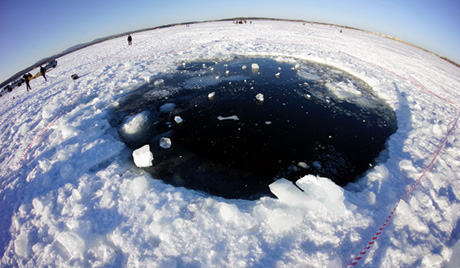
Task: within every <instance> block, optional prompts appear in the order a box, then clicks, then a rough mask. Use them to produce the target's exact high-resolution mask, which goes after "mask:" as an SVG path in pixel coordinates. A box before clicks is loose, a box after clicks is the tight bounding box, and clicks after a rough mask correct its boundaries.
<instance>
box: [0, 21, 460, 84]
mask: <svg viewBox="0 0 460 268" xmlns="http://www.w3.org/2000/svg"><path fill="white" fill-rule="evenodd" d="M235 20H265V21H287V22H299V23H310V24H319V25H328V26H334V27H339V28H343V29H351V30H356V31H362V32H366V33H371V34H374V35H378V36H382V37H385V38H389V39H392V40H395V41H398V42H401V43H404V44H406V45H409V46H412V47H415V48H417V49H421V50H423V51H425V52H428V53H431V54H433V55H435V56H437V57H438V58H440V59H442V60H445V61H447V62H449V63H450V64H452V65H454V66H456V67H458V68H460V64H459V63H456V62H454V61H452V60H450V59H448V58H446V57H443V56H440V55H438V54H436V53H434V52H431V51H429V50H426V49H424V48H421V47H419V46H416V45H414V44H411V43H408V42H406V41H404V40H402V39H399V38H396V37H392V36H389V35H385V34H380V33H376V32H370V31H367V30H362V29H358V28H354V27H349V26H343V25H337V24H332V23H324V22H315V21H306V20H294V19H278V18H264V17H235V18H227V19H219V20H205V21H191V22H180V23H173V24H166V25H161V26H156V27H151V28H145V29H140V30H135V31H130V32H125V33H120V34H116V35H111V36H106V37H102V38H98V39H95V40H93V41H90V42H87V43H82V44H78V45H75V46H73V47H70V48H68V49H66V50H64V51H62V52H60V53H58V54H55V55H53V56H50V57H47V58H44V59H42V60H39V61H38V62H37V63H35V64H33V65H31V66H29V67H28V68H26V69H24V70H22V71H19V72H18V73H16V74H15V75H13V76H11V77H10V78H9V79H7V80H6V81H4V82H2V83H1V84H0V89H1V90H0V92H2V91H3V88H4V87H5V86H7V85H8V84H9V83H11V82H13V81H15V80H16V79H19V78H20V77H21V76H22V75H23V74H25V73H28V72H30V71H32V70H33V69H35V68H38V67H39V66H41V65H43V64H46V63H47V62H49V61H51V60H56V59H58V58H60V57H62V56H65V55H67V54H70V53H72V52H75V51H78V50H80V49H83V48H86V47H89V46H92V45H95V44H98V43H102V42H104V41H107V40H111V39H115V38H119V37H122V36H126V35H128V34H135V33H141V32H147V31H153V30H158V29H163V28H169V27H174V26H181V25H188V24H199V23H210V22H224V21H235Z"/></svg>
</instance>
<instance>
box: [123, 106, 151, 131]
mask: <svg viewBox="0 0 460 268" xmlns="http://www.w3.org/2000/svg"><path fill="white" fill-rule="evenodd" d="M148 115H149V114H148V112H142V113H139V114H136V115H133V116H131V117H129V118H128V119H126V120H125V122H124V123H123V126H122V127H121V130H122V132H123V133H124V134H128V135H132V134H136V133H140V132H141V131H142V130H143V129H144V127H145V125H146V123H147V121H148Z"/></svg>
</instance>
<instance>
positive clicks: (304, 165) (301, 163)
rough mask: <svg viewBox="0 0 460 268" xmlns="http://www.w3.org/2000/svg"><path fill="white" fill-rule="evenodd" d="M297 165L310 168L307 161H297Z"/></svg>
mask: <svg viewBox="0 0 460 268" xmlns="http://www.w3.org/2000/svg"><path fill="white" fill-rule="evenodd" d="M297 166H298V167H299V168H303V169H308V168H309V166H308V164H307V163H305V162H299V163H297Z"/></svg>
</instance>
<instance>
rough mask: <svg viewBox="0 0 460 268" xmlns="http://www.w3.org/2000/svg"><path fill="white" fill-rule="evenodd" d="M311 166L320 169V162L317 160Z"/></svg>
mask: <svg viewBox="0 0 460 268" xmlns="http://www.w3.org/2000/svg"><path fill="white" fill-rule="evenodd" d="M313 166H314V167H315V168H317V169H321V163H320V162H318V161H315V162H313Z"/></svg>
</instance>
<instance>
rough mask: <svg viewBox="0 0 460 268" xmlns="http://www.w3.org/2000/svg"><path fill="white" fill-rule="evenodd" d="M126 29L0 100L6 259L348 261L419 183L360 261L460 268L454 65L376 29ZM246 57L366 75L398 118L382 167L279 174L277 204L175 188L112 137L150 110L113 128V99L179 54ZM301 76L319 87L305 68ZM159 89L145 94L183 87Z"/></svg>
mask: <svg viewBox="0 0 460 268" xmlns="http://www.w3.org/2000/svg"><path fill="white" fill-rule="evenodd" d="M135 36H136V40H137V41H136V43H135V44H133V45H132V46H127V45H126V40H125V38H124V37H121V38H116V39H112V40H108V41H105V42H102V43H98V44H96V45H93V46H90V47H87V48H84V49H81V50H79V51H76V52H73V53H71V54H68V55H66V56H62V57H61V58H58V59H57V61H58V62H59V64H58V67H57V68H56V69H54V70H53V71H52V72H49V73H47V76H48V81H44V80H43V79H35V80H33V81H32V82H31V87H32V88H33V90H32V91H30V92H26V89H25V87H24V86H23V87H21V88H19V89H16V90H15V91H13V92H12V93H9V94H7V95H5V96H3V97H2V98H1V99H0V138H1V140H2V143H1V145H0V178H1V188H0V211H1V213H0V256H1V267H18V266H19V267H44V266H51V267H337V266H339V267H340V266H346V265H348V264H349V263H350V262H351V261H352V260H353V258H354V257H356V256H357V255H358V254H359V253H360V252H361V251H362V249H363V248H364V247H365V246H366V245H367V243H368V242H369V241H371V240H372V237H373V236H374V235H375V234H376V232H378V231H379V228H380V227H381V226H382V224H383V223H385V220H386V219H387V217H388V215H389V214H390V213H391V211H392V210H393V208H394V207H395V206H396V204H398V201H399V200H400V199H401V198H402V197H403V196H404V194H405V193H406V192H407V191H408V190H409V189H410V188H411V186H412V185H413V184H414V183H415V182H416V181H417V180H418V179H419V178H420V177H421V176H423V177H421V180H420V182H419V183H418V184H417V185H416V186H415V187H414V189H413V190H412V192H411V193H410V194H409V195H407V196H406V197H405V198H404V199H403V200H402V201H400V202H399V206H398V208H397V209H396V211H395V214H394V216H393V218H392V219H391V221H390V222H389V223H388V225H387V226H386V228H385V229H384V230H383V232H382V233H381V235H380V237H379V238H378V240H377V241H376V242H375V244H374V245H373V247H372V249H371V250H369V251H368V252H367V254H366V255H364V256H363V259H362V260H361V261H360V262H359V264H358V265H361V266H364V267H457V266H458V264H459V263H460V261H459V259H458V255H459V252H460V250H459V248H460V246H459V241H460V180H459V178H460V177H459V175H458V174H460V142H459V137H460V130H459V128H458V126H456V123H457V121H456V119H457V118H458V116H459V113H460V109H459V106H458V104H459V103H460V92H459V91H458V89H459V88H460V69H459V68H458V67H455V66H454V65H451V64H450V63H448V62H446V61H444V60H442V59H440V58H439V57H437V56H436V55H433V54H431V53H429V52H426V51H423V50H420V49H418V48H415V47H412V46H409V45H407V44H404V43H401V42H398V41H395V40H392V39H388V38H384V37H382V36H378V35H374V34H370V33H367V32H363V31H357V30H352V29H349V30H347V31H346V32H344V33H339V30H338V29H337V28H336V27H332V26H328V25H320V24H310V23H306V24H303V23H300V22H283V21H257V23H255V24H252V25H238V26H235V25H234V24H232V22H231V21H230V22H212V23H199V24H191V25H190V27H186V26H184V25H178V26H173V27H167V28H160V29H156V30H151V31H145V32H140V33H136V34H135ZM239 56H241V57H251V56H254V57H273V58H275V59H277V60H279V61H290V62H292V63H293V64H295V61H296V59H302V60H310V61H315V62H318V63H322V64H327V65H331V66H334V67H337V68H339V69H341V70H343V71H345V72H347V73H350V74H352V75H354V76H356V77H358V78H360V79H361V80H363V81H364V82H366V83H367V84H369V85H370V86H371V87H372V89H373V90H374V92H375V94H377V95H378V96H379V97H380V98H382V99H384V100H385V101H386V102H387V103H388V104H389V105H390V106H391V107H392V108H393V109H394V110H395V112H396V116H397V120H398V130H397V132H396V133H395V134H394V135H392V136H391V137H390V139H389V140H388V143H387V149H386V150H385V151H384V152H383V153H382V155H381V158H380V161H379V163H378V164H377V165H376V166H374V167H372V169H370V171H369V172H367V173H366V174H364V175H363V176H362V177H361V178H360V179H359V180H358V181H357V182H355V183H353V184H350V185H348V186H347V187H345V188H340V187H338V186H336V185H335V184H333V183H332V182H331V181H330V180H329V179H327V178H320V177H317V176H315V175H314V174H313V175H308V176H306V177H304V178H299V180H298V181H297V183H296V184H297V186H296V185H294V184H292V183H290V182H287V181H286V180H283V179H280V180H277V181H276V182H274V183H273V184H272V185H271V186H270V188H271V189H272V190H273V193H274V194H276V195H277V196H278V197H279V199H275V198H271V197H264V198H261V199H259V200H256V201H244V200H226V199H222V198H217V197H213V196H210V195H207V194H204V193H201V192H196V191H192V190H188V189H185V188H181V187H173V186H170V185H167V184H165V183H163V182H162V181H160V180H156V179H152V178H151V176H150V175H149V174H148V173H146V172H145V171H143V170H142V169H140V168H137V167H136V166H135V165H133V163H132V157H131V154H132V153H133V151H132V150H131V149H128V148H127V147H126V146H125V145H124V143H123V142H121V141H120V139H121V138H123V137H122V136H123V135H128V134H130V133H138V131H140V130H142V122H143V118H144V116H148V115H145V114H144V115H142V114H141V115H133V117H132V118H130V119H129V120H128V121H126V122H125V125H124V127H125V126H126V129H125V128H124V127H123V129H124V131H123V133H122V132H120V133H119V132H118V131H117V130H116V129H114V128H113V127H112V126H111V124H110V122H109V120H110V118H111V116H110V115H111V112H112V110H113V109H116V107H117V103H118V101H119V100H120V99H121V98H122V97H124V96H126V94H128V93H129V92H132V91H133V90H135V89H136V88H138V87H139V86H141V85H145V84H146V83H149V82H150V81H156V79H157V78H158V77H159V75H160V74H167V73H170V72H174V71H175V68H176V66H178V65H180V64H182V63H183V62H193V61H198V62H203V61H204V60H210V61H225V60H231V59H232V58H234V57H239ZM251 67H252V66H251ZM242 68H244V67H242ZM294 69H296V68H294ZM297 69H298V68H297ZM298 71H300V72H302V71H301V70H298ZM71 74H78V75H79V76H80V79H78V80H72V79H71V78H70V75H71ZM302 75H303V76H304V77H308V79H310V80H312V82H320V81H318V80H319V79H320V76H319V75H318V74H317V73H315V72H314V71H311V70H309V71H308V72H307V71H305V72H304V73H302ZM230 77H231V76H229V77H225V79H227V78H230ZM221 79H224V78H219V80H216V79H215V77H210V78H209V79H208V78H207V77H202V79H201V81H198V80H197V81H188V83H186V85H184V88H186V87H187V86H190V89H193V88H194V86H195V85H206V83H210V84H213V83H216V81H217V83H219V81H223V80H221ZM237 79H241V80H243V79H245V78H242V77H239V78H237ZM208 80H209V81H208ZM330 86H331V88H333V89H334V90H335V93H336V95H337V97H338V98H342V99H343V100H345V101H352V100H359V99H360V98H359V96H358V95H359V94H358V93H357V92H356V91H355V90H353V87H352V86H351V85H350V84H347V82H346V81H344V82H343V84H339V85H330ZM154 89H155V91H154ZM154 89H152V92H150V93H149V94H147V95H148V96H150V97H152V98H157V95H156V94H157V92H159V93H158V94H160V95H159V96H161V97H163V96H166V97H167V96H169V94H170V93H169V91H170V90H177V89H169V88H165V87H163V86H162V84H159V85H158V87H156V88H154ZM156 90H158V91H156ZM13 96H14V97H15V98H14V99H13V98H12V97H13ZM148 96H147V97H148ZM173 105H174V104H173V103H172V102H171V103H170V105H169V106H168V107H163V109H162V110H163V111H164V112H165V113H166V114H167V113H169V112H170V111H172V110H173V109H174V106H173ZM324 105H327V103H326V102H325V104H324ZM362 105H368V104H365V103H363V104H362ZM166 114H163V115H164V116H167V115H166ZM138 116H139V117H138ZM240 116H243V115H240ZM184 120H187V118H184ZM171 121H172V119H171ZM262 122H263V121H262ZM270 127H272V126H270ZM156 135H160V133H157V134H156ZM160 137H161V136H160ZM441 145H442V147H440V146H441ZM438 148H441V149H440V150H438ZM434 157H436V158H435V161H434V162H432V159H434ZM431 162H432V164H431ZM318 165H321V163H319V162H318ZM427 167H430V168H429V169H427ZM300 189H302V190H300Z"/></svg>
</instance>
